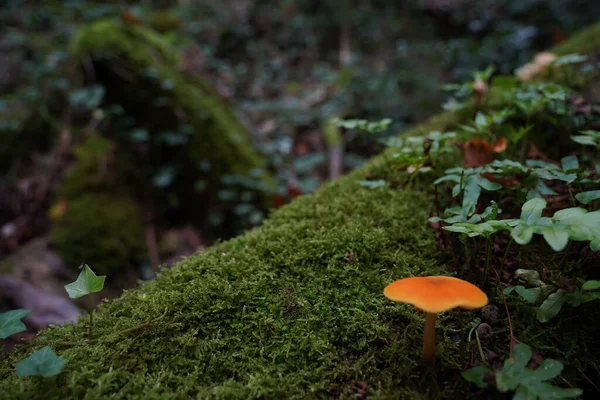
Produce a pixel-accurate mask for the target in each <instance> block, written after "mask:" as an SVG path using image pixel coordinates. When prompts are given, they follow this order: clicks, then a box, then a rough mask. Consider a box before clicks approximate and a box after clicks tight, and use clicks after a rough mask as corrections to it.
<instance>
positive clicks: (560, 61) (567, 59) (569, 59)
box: [552, 53, 589, 67]
mask: <svg viewBox="0 0 600 400" xmlns="http://www.w3.org/2000/svg"><path fill="white" fill-rule="evenodd" d="M588 58H589V57H588V56H586V55H582V54H577V53H572V54H565V55H564V56H561V57H559V58H557V59H556V60H555V61H554V62H553V63H552V64H553V65H555V66H557V67H560V66H562V65H569V64H580V63H582V62H584V61H587V60H588Z"/></svg>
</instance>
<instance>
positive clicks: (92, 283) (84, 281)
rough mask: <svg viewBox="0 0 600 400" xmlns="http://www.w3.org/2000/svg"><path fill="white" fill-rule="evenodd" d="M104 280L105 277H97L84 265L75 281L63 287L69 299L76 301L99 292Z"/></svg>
mask: <svg viewBox="0 0 600 400" xmlns="http://www.w3.org/2000/svg"><path fill="white" fill-rule="evenodd" d="M104 279H106V276H97V275H96V274H95V273H94V271H92V270H91V269H90V267H88V266H87V264H84V266H83V269H82V270H81V272H80V273H79V277H77V280H76V281H75V282H73V283H69V284H68V285H65V289H66V291H67V293H68V294H69V297H70V298H72V299H78V298H80V297H81V296H85V295H86V294H90V293H96V292H99V291H101V290H102V288H103V287H104Z"/></svg>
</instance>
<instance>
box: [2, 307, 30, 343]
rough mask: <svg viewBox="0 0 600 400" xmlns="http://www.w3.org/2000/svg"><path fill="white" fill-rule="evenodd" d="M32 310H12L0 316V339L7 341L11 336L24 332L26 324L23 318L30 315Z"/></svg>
mask: <svg viewBox="0 0 600 400" xmlns="http://www.w3.org/2000/svg"><path fill="white" fill-rule="evenodd" d="M30 312H31V310H12V311H8V312H5V313H2V314H0V339H6V338H7V337H9V336H10V335H13V334H15V333H19V332H23V331H24V330H25V329H27V328H26V327H25V324H24V323H23V322H21V318H23V317H24V316H26V315H27V314H29V313H30Z"/></svg>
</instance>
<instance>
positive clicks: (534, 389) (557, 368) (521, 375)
mask: <svg viewBox="0 0 600 400" xmlns="http://www.w3.org/2000/svg"><path fill="white" fill-rule="evenodd" d="M531 357H532V351H531V347H529V346H528V345H526V344H523V343H520V344H517V345H516V346H515V348H514V350H513V354H512V357H510V358H509V359H507V360H506V361H504V368H502V369H501V370H499V371H496V370H493V369H491V368H489V367H485V366H482V365H481V366H478V367H475V368H471V369H468V370H467V371H465V372H463V374H462V375H463V377H464V378H465V379H466V380H468V381H469V382H471V383H474V384H475V385H477V387H480V388H485V387H487V386H488V383H487V382H486V381H485V378H486V376H487V375H493V376H494V378H495V382H496V387H497V388H498V390H499V391H500V392H508V391H514V392H515V394H514V396H513V399H514V400H524V399H528V400H536V399H540V400H544V399H568V398H573V397H577V396H579V395H581V394H582V393H583V391H582V390H581V389H571V388H569V389H567V388H561V387H558V386H554V385H552V384H550V383H548V382H546V381H548V380H550V379H553V378H556V377H557V376H558V375H560V373H561V371H562V369H563V365H562V364H561V363H560V362H559V361H556V360H552V359H550V358H547V359H545V360H544V361H542V362H541V363H540V365H539V366H538V367H537V368H536V369H529V368H527V364H528V363H529V360H530V359H531Z"/></svg>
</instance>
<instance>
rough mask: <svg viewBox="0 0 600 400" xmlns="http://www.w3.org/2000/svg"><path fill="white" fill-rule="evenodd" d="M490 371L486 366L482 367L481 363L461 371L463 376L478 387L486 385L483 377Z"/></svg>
mask: <svg viewBox="0 0 600 400" xmlns="http://www.w3.org/2000/svg"><path fill="white" fill-rule="evenodd" d="M490 372H492V370H491V369H489V368H488V367H484V366H483V365H479V366H477V367H474V368H470V369H468V370H466V371H464V372H463V373H462V376H463V378H465V379H466V380H468V381H469V382H471V383H474V384H475V385H476V386H477V387H478V388H484V387H487V385H488V384H487V383H486V382H485V380H484V378H485V376H486V375H487V374H489V373H490Z"/></svg>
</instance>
